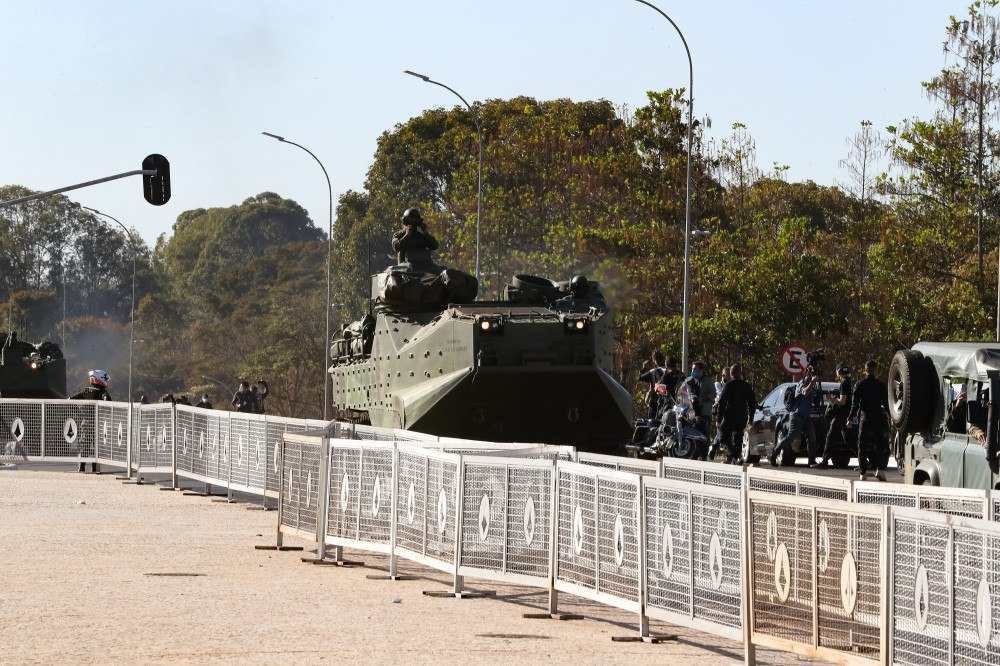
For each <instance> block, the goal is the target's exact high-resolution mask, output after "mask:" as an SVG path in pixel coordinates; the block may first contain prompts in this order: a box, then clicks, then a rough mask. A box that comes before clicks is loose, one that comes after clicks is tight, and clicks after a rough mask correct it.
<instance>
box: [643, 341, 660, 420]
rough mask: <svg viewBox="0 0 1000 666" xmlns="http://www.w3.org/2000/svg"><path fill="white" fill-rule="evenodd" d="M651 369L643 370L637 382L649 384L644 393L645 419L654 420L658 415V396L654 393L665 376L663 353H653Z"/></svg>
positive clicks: (657, 351) (658, 351)
mask: <svg viewBox="0 0 1000 666" xmlns="http://www.w3.org/2000/svg"><path fill="white" fill-rule="evenodd" d="M652 361H653V367H652V368H649V369H648V370H645V371H644V372H643V373H641V374H640V375H639V381H640V382H642V383H643V384H649V390H648V391H646V402H647V407H648V411H647V413H646V418H649V419H655V418H656V415H657V414H659V413H660V396H659V394H657V392H656V385H657V384H659V383H660V382H661V381H662V380H663V376H664V375H666V374H667V368H666V360H665V359H664V356H663V352H661V351H660V350H659V349H657V350H656V351H655V352H653V357H652Z"/></svg>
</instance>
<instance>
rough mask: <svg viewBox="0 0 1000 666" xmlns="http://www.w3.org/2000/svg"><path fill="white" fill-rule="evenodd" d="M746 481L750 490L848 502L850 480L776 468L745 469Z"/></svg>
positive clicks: (850, 497)
mask: <svg viewBox="0 0 1000 666" xmlns="http://www.w3.org/2000/svg"><path fill="white" fill-rule="evenodd" d="M747 483H748V484H749V486H748V487H749V489H750V490H755V491H759V492H765V493H773V494H778V495H802V496H804V497H821V498H824V499H832V500H838V501H841V502H850V501H851V499H852V492H851V482H850V481H848V480H847V479H835V478H830V477H825V476H816V475H813V474H802V473H800V472H782V471H779V470H776V469H761V468H759V467H750V468H748V469H747Z"/></svg>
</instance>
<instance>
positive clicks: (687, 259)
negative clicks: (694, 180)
mask: <svg viewBox="0 0 1000 666" xmlns="http://www.w3.org/2000/svg"><path fill="white" fill-rule="evenodd" d="M635 1H636V2H638V3H640V4H643V5H646V6H647V7H649V8H650V9H652V10H653V11H655V12H656V13H658V14H659V15H660V16H662V17H663V18H665V19H667V21H669V22H670V25H672V26H673V27H674V30H676V31H677V35H678V36H679V37H680V38H681V43H682V44H684V52H685V53H687V59H688V122H687V185H686V186H685V190H686V191H685V195H684V301H683V306H682V307H683V312H682V314H681V368H683V369H684V372H687V369H688V298H689V295H690V285H689V276H690V272H691V149H692V146H691V128H692V127H693V125H694V62H693V61H692V59H691V49H690V48H688V43H687V40H686V39H685V38H684V33H683V32H681V29H680V27H679V26H678V25H677V23H675V22H674V20H673V19H672V18H670V17H669V16H667V14H666V12H664V11H663V10H662V9H660V8H659V7H657V6H656V5H654V4H653V3H651V2H647V0H635Z"/></svg>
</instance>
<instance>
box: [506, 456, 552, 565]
mask: <svg viewBox="0 0 1000 666" xmlns="http://www.w3.org/2000/svg"><path fill="white" fill-rule="evenodd" d="M553 470H554V467H553V466H552V465H542V464H536V465H520V464H517V465H511V466H510V467H509V468H508V484H507V548H506V559H505V564H506V567H507V571H508V572H509V573H512V574H517V575H521V576H530V577H535V578H539V579H540V580H544V579H547V578H548V575H549V534H550V530H549V525H550V522H549V521H550V516H549V513H550V510H551V498H552V474H553Z"/></svg>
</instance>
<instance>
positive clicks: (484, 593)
mask: <svg viewBox="0 0 1000 666" xmlns="http://www.w3.org/2000/svg"><path fill="white" fill-rule="evenodd" d="M455 487H456V490H455V565H454V566H455V575H454V578H452V584H451V591H450V592H444V591H442V590H424V591H423V594H424V596H426V597H435V598H444V597H454V598H455V599H479V598H482V597H492V596H496V592H495V591H493V590H467V589H465V577H464V576H462V575H459V573H458V570H459V566H460V563H461V561H462V523H463V520H462V516H463V511H464V510H465V509H464V507H465V502H464V501H463V500H462V495H463V490H464V487H465V461H464V459H463V458H462V456H459V457H458V480H457V483H456V484H455Z"/></svg>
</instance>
